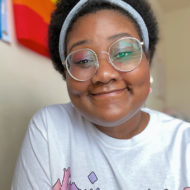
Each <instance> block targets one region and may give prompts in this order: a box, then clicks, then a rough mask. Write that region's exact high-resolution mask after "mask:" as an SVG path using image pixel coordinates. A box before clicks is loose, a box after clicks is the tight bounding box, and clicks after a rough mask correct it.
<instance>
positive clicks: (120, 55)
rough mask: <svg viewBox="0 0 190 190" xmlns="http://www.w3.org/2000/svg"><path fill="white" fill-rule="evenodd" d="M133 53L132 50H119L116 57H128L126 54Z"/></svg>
mask: <svg viewBox="0 0 190 190" xmlns="http://www.w3.org/2000/svg"><path fill="white" fill-rule="evenodd" d="M131 54H132V52H126V51H125V52H119V53H118V54H116V55H115V56H114V57H116V58H123V57H126V56H128V55H131Z"/></svg>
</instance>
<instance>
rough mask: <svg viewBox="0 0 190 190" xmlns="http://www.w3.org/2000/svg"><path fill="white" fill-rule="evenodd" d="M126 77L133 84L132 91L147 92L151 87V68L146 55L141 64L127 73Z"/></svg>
mask: <svg viewBox="0 0 190 190" xmlns="http://www.w3.org/2000/svg"><path fill="white" fill-rule="evenodd" d="M126 79H127V80H128V82H129V84H131V87H132V91H133V92H137V91H138V93H142V94H147V93H148V92H149V89H150V68H149V62H148V60H147V59H146V57H145V56H143V58H142V61H141V63H140V64H139V66H138V67H137V68H136V69H135V70H133V71H131V72H129V73H127V75H126Z"/></svg>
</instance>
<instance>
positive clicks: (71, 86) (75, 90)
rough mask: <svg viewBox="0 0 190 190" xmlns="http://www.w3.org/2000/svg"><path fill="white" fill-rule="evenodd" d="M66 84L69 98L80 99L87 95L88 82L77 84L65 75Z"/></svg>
mask: <svg viewBox="0 0 190 190" xmlns="http://www.w3.org/2000/svg"><path fill="white" fill-rule="evenodd" d="M66 84H67V90H68V93H69V96H70V98H71V100H72V99H74V98H80V97H82V96H84V95H87V94H88V86H89V82H88V81H86V82H79V81H76V80H74V79H73V78H72V77H70V75H69V74H68V73H66Z"/></svg>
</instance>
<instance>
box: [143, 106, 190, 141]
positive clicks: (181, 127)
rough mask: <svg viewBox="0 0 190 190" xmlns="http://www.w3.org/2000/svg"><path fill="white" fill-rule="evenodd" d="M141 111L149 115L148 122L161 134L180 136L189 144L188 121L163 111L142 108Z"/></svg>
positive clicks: (189, 128)
mask: <svg viewBox="0 0 190 190" xmlns="http://www.w3.org/2000/svg"><path fill="white" fill-rule="evenodd" d="M142 110H143V111H145V112H147V113H148V114H149V115H150V123H151V124H154V126H155V127H157V128H158V129H159V131H160V132H161V133H162V134H163V136H168V137H169V136H171V137H172V138H173V139H175V138H181V140H182V139H183V140H186V141H188V143H189V144H190V123H189V122H186V121H184V120H181V119H179V118H175V117H172V116H170V115H167V114H165V113H162V112H159V111H156V110H151V109H148V108H143V109H142Z"/></svg>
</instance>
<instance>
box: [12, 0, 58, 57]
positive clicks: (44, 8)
mask: <svg viewBox="0 0 190 190" xmlns="http://www.w3.org/2000/svg"><path fill="white" fill-rule="evenodd" d="M54 8H55V0H13V9H14V18H15V27H16V36H17V40H18V42H19V43H20V44H22V45H24V46H25V47H27V48H29V49H31V50H33V51H35V52H38V53H39V54H41V55H44V56H47V57H48V56H49V53H48V47H47V34H48V25H49V22H50V15H51V13H52V11H53V10H54Z"/></svg>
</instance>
